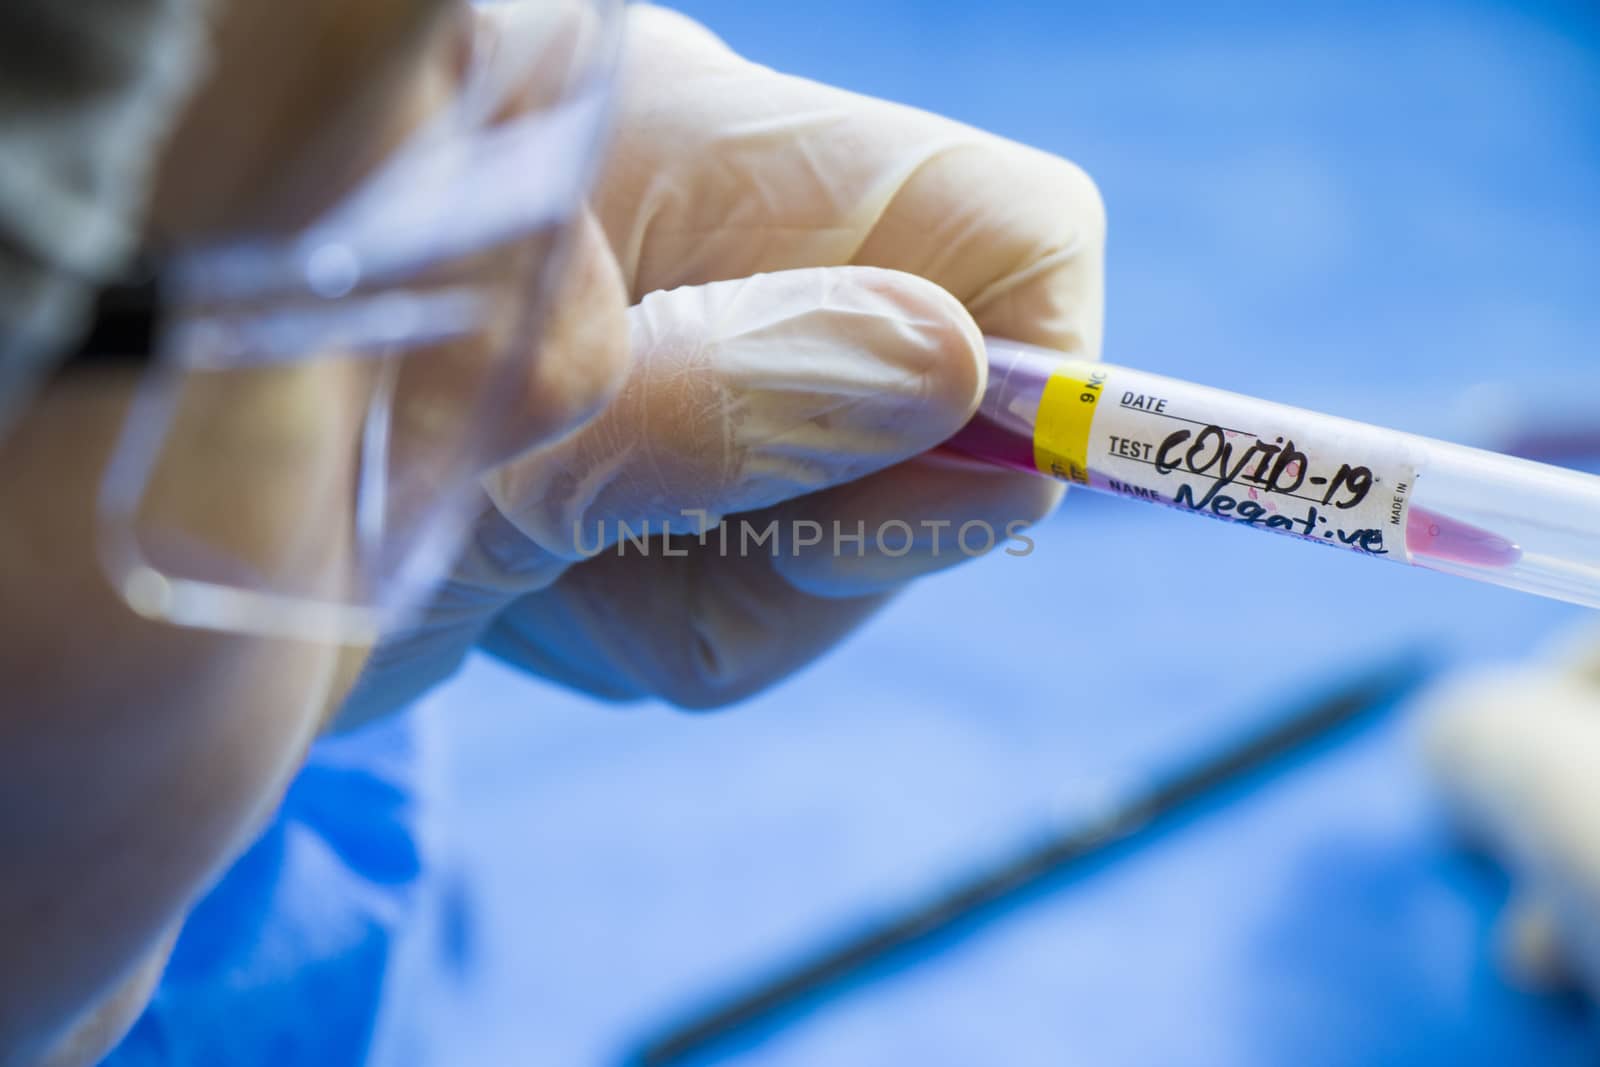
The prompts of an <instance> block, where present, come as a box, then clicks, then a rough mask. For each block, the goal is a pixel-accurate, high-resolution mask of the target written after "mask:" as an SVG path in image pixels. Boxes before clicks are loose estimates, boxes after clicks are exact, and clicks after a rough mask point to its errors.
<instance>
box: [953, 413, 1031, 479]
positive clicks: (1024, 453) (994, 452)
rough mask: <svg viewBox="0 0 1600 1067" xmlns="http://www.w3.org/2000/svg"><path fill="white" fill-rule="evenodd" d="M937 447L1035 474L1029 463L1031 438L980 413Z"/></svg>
mask: <svg viewBox="0 0 1600 1067" xmlns="http://www.w3.org/2000/svg"><path fill="white" fill-rule="evenodd" d="M941 447H943V448H948V449H950V450H951V451H952V452H960V453H961V454H963V455H967V456H972V457H973V458H974V459H982V460H987V461H989V462H990V463H998V464H999V465H1000V466H1002V467H1010V468H1012V469H1013V470H1019V471H1027V472H1028V473H1029V474H1038V473H1039V468H1038V466H1036V465H1035V464H1034V462H1033V437H1032V436H1031V435H1028V434H1020V433H1016V432H1014V431H1012V430H1008V429H1006V428H1005V427H1004V426H1001V425H1000V424H999V423H996V422H992V421H991V420H989V419H988V418H986V417H984V416H983V415H978V416H975V417H974V418H973V419H972V421H971V422H969V423H967V424H966V426H964V427H962V429H961V431H960V432H959V433H957V434H956V435H955V436H954V437H952V438H950V440H948V441H946V442H945V443H944V444H943V445H942V446H941Z"/></svg>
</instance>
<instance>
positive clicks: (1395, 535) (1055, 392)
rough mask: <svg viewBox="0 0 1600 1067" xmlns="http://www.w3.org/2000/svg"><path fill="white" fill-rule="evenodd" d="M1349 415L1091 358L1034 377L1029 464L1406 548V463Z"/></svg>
mask: <svg viewBox="0 0 1600 1067" xmlns="http://www.w3.org/2000/svg"><path fill="white" fill-rule="evenodd" d="M1410 453H1411V450H1410V448H1409V447H1408V445H1407V441H1406V438H1405V437H1404V436H1402V435H1398V434H1393V433H1388V432H1386V431H1382V430H1378V429H1376V428H1374V427H1369V426H1364V425H1362V424H1360V423H1356V422H1349V421H1347V420H1344V419H1337V418H1332V417H1330V416H1326V415H1318V414H1315V413H1313V412H1308V411H1301V410H1298V409H1296V408H1290V407H1286V406H1284V405H1280V404H1271V403H1268V402H1266V401H1261V400H1253V399H1251V398H1249V397H1245V396H1239V395H1237V394H1234V393H1226V392H1222V391H1221V390H1217V389H1209V388H1206V387H1204V386H1198V385H1190V384H1188V383H1185V382H1179V381H1174V380H1172V379H1169V378H1162V377H1160V376H1157V375H1153V374H1146V373H1144V372H1141V371H1134V370H1128V369H1126V368H1123V367H1113V366H1108V365H1105V364H1099V363H1089V362H1083V361H1076V360H1074V361H1069V362H1068V363H1066V364H1064V365H1063V367H1062V368H1061V369H1059V370H1057V371H1056V372H1055V373H1054V374H1053V375H1052V376H1051V378H1050V380H1049V382H1048V383H1047V385H1046V386H1045V391H1044V396H1043V398H1042V399H1041V401H1040V405H1039V416H1038V422H1037V425H1036V428H1035V430H1034V459H1035V462H1036V463H1037V464H1038V466H1039V469H1040V470H1043V471H1045V472H1046V473H1050V474H1054V475H1056V476H1057V477H1060V478H1065V479H1068V480H1070V481H1075V482H1079V483H1081V484H1085V485H1089V486H1092V487H1094V488H1096V489H1101V490H1104V491H1107V492H1112V493H1118V494H1120V495H1123V496H1130V497H1135V498H1138V499H1141V500H1149V501H1153V502H1156V503H1161V504H1166V505H1168V506H1169V507H1176V508H1179V509H1181V510H1185V511H1194V512H1198V513H1199V514H1202V515H1206V516H1209V517H1211V518H1215V519H1220V520H1222V521H1225V522H1231V523H1235V524H1238V525H1241V526H1253V527H1257V528H1259V529H1263V530H1273V531H1276V532H1278V533H1286V534H1290V535H1291V536H1294V537H1300V538H1303V539H1305V540H1307V541H1314V542H1316V543H1318V544H1324V545H1329V546H1333V547H1338V548H1346V549H1350V550H1351V551H1355V552H1360V553H1362V554H1364V555H1371V556H1391V557H1392V558H1394V559H1397V560H1402V561H1404V560H1407V559H1408V555H1409V554H1408V552H1407V550H1406V522H1407V518H1408V515H1409V511H1410V504H1411V493H1412V489H1413V488H1414V486H1415V484H1416V474H1417V466H1416V462H1415V460H1414V458H1413V457H1412V455H1411V454H1410Z"/></svg>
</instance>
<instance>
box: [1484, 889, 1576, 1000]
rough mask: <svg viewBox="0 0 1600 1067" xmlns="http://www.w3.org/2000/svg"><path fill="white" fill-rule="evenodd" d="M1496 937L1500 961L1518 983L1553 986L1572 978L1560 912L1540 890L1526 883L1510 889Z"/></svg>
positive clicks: (1569, 982)
mask: <svg viewBox="0 0 1600 1067" xmlns="http://www.w3.org/2000/svg"><path fill="white" fill-rule="evenodd" d="M1496 940H1497V942H1498V944H1499V954H1500V960H1501V965H1502V966H1503V967H1504V969H1505V970H1506V972H1507V973H1508V974H1509V975H1510V976H1511V977H1512V978H1513V979H1514V980H1515V981H1516V982H1517V983H1518V984H1519V985H1522V986H1524V987H1525V988H1528V989H1532V990H1557V989H1563V988H1568V987H1570V986H1571V985H1573V983H1574V982H1575V977H1574V975H1573V972H1572V965H1571V964H1570V963H1569V962H1568V960H1567V956H1566V949H1565V948H1564V947H1563V944H1562V942H1563V940H1564V935H1563V932H1562V929H1561V917H1560V914H1559V913H1558V911H1557V909H1556V907H1555V904H1554V902H1553V901H1551V900H1550V898H1549V897H1548V896H1547V895H1545V894H1544V893H1541V892H1538V891H1535V890H1533V889H1530V888H1527V887H1521V888H1519V889H1518V890H1517V891H1516V892H1514V893H1513V894H1512V897H1511V900H1510V901H1509V902H1508V903H1507V904H1506V906H1505V909H1504V910H1503V911H1502V912H1501V914H1500V919H1499V923H1498V930H1497V935H1496Z"/></svg>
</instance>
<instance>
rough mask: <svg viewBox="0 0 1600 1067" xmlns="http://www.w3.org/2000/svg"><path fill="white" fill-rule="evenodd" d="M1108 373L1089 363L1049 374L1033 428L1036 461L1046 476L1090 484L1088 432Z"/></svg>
mask: <svg viewBox="0 0 1600 1067" xmlns="http://www.w3.org/2000/svg"><path fill="white" fill-rule="evenodd" d="M1105 384H1106V372H1105V370H1103V369H1100V368H1097V367H1095V366H1094V365H1093V364H1090V363H1081V364H1068V365H1066V366H1064V367H1062V368H1061V369H1059V370H1057V371H1055V372H1054V373H1053V374H1051V375H1050V379H1049V380H1048V381H1047V382H1045V385H1044V395H1043V396H1041V397H1040V398H1039V417H1038V420H1037V421H1036V422H1035V423H1034V427H1033V462H1034V465H1035V466H1037V467H1038V468H1039V469H1040V470H1041V471H1043V472H1044V473H1045V474H1049V475H1053V476H1055V477H1057V478H1062V479H1065V480H1067V481H1072V482H1077V483H1078V484H1079V485H1088V484H1089V431H1090V429H1091V428H1092V427H1093V426H1094V416H1095V412H1096V411H1098V410H1099V408H1100V394H1101V391H1102V390H1104V389H1105Z"/></svg>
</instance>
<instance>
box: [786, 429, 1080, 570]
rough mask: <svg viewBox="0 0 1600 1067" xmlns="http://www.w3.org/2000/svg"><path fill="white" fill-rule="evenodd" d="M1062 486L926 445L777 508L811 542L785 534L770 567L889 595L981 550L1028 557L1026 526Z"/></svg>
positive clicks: (1045, 509) (1055, 500)
mask: <svg viewBox="0 0 1600 1067" xmlns="http://www.w3.org/2000/svg"><path fill="white" fill-rule="evenodd" d="M1062 492H1063V486H1062V485H1061V484H1060V483H1058V482H1055V481H1052V480H1049V479H1045V478H1036V477H1033V476H1032V475H1028V474H1024V473H1022V472H1020V471H1005V470H999V469H997V468H995V467H993V466H990V465H989V464H986V463H979V462H976V461H974V460H970V459H967V458H965V457H963V456H958V455H954V454H951V453H947V452H938V451H935V452H929V453H926V454H924V455H921V456H917V457H915V458H913V459H910V460H907V461H906V462H904V463H901V464H899V465H897V466H895V467H892V468H890V469H889V470H886V471H881V472H879V473H877V474H873V475H869V476H867V477H865V478H862V479H860V480H858V481H854V482H851V483H849V484H847V485H841V486H836V487H835V488H832V489H827V490H824V491H822V492H820V493H814V494H812V495H810V496H807V497H803V498H801V499H799V500H795V501H792V502H790V503H789V504H786V505H784V507H783V509H782V512H781V513H782V515H783V516H784V521H785V523H786V524H787V525H788V526H789V527H791V528H793V527H794V526H795V525H796V524H799V523H809V524H810V526H809V527H808V532H809V531H810V530H813V529H814V531H815V540H813V539H812V537H810V536H807V537H805V538H796V539H793V540H794V544H793V545H792V548H791V551H787V552H785V553H784V554H783V555H781V556H780V557H778V558H777V559H776V560H775V566H776V569H777V571H778V573H780V574H781V575H783V577H784V578H786V579H788V581H789V582H790V583H791V584H792V585H794V586H795V587H796V588H798V589H801V590H803V591H805V592H806V593H809V594H811V595H813V596H819V597H830V598H831V597H857V596H865V595H867V594H871V593H884V592H889V591H892V590H893V589H894V588H895V587H896V586H898V585H903V584H904V583H906V582H909V581H911V580H912V579H914V578H919V577H922V576H923V575H927V574H932V573H934V572H936V571H941V570H944V569H945V568H947V567H952V566H955V565H956V564H957V563H960V562H962V561H963V560H967V559H973V558H976V557H978V556H983V555H987V554H988V553H990V552H996V551H999V552H1004V553H1007V554H1010V555H1012V556H1026V555H1028V554H1030V553H1031V552H1032V550H1033V541H1032V539H1031V538H1030V537H1029V536H1028V534H1027V530H1028V529H1029V527H1031V526H1033V525H1034V524H1035V523H1037V522H1038V521H1039V520H1040V519H1042V518H1044V517H1045V516H1046V515H1048V514H1049V513H1050V512H1051V511H1053V510H1054V509H1055V507H1056V505H1057V504H1058V503H1060V501H1061V496H1062ZM802 542H804V543H802Z"/></svg>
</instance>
